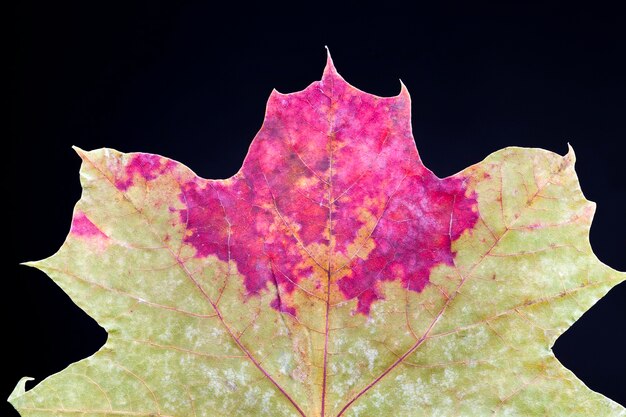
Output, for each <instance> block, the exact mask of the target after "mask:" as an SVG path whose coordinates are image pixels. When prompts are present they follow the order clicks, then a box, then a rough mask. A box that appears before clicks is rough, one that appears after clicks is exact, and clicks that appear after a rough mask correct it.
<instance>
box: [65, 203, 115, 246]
mask: <svg viewBox="0 0 626 417" xmlns="http://www.w3.org/2000/svg"><path fill="white" fill-rule="evenodd" d="M70 233H71V234H73V235H76V236H84V237H102V238H107V239H108V236H107V235H105V234H104V233H103V232H102V231H101V230H100V229H98V227H97V226H96V225H95V224H93V222H92V221H91V220H89V218H88V217H87V216H86V215H85V213H83V212H82V211H80V210H77V211H76V212H75V213H74V218H73V219H72V227H71V229H70Z"/></svg>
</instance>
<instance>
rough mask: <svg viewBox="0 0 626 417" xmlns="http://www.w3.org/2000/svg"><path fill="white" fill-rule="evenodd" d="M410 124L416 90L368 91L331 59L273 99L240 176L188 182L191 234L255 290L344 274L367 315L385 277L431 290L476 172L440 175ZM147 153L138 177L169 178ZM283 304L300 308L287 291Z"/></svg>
mask: <svg viewBox="0 0 626 417" xmlns="http://www.w3.org/2000/svg"><path fill="white" fill-rule="evenodd" d="M410 120H411V115H410V98H409V95H408V92H407V91H406V89H405V88H403V89H402V91H401V92H400V94H399V95H398V96H396V97H389V98H381V97H376V96H373V95H370V94H366V93H364V92H361V91H359V90H357V89H355V88H354V87H352V86H351V85H349V84H348V83H347V82H346V81H345V80H344V79H343V78H342V77H341V76H340V75H339V74H338V73H337V72H336V70H335V68H334V66H333V64H332V61H330V59H329V61H328V64H327V66H326V69H325V71H324V74H323V77H322V80H321V81H318V82H314V83H313V84H311V85H310V86H309V87H307V88H306V89H304V90H303V91H300V92H297V93H293V94H288V95H283V94H280V93H276V92H274V93H273V94H272V95H271V96H270V99H269V102H268V105H267V111H266V116H265V121H264V123H263V127H262V128H261V130H260V131H259V133H258V134H257V136H256V138H255V139H254V141H253V143H252V145H251V147H250V151H249V153H248V156H247V157H246V160H245V161H244V164H243V167H242V169H241V171H240V172H239V173H238V174H237V175H235V176H234V177H233V178H231V179H229V180H227V181H211V180H202V179H199V178H196V179H194V180H191V181H187V182H186V183H184V184H183V185H182V192H181V195H180V201H181V202H182V203H183V204H184V205H185V206H186V208H185V209H183V210H180V212H179V214H180V220H181V221H182V222H184V223H185V224H186V227H187V235H186V237H185V239H184V241H185V242H186V243H188V244H190V245H192V246H193V247H194V248H195V249H196V257H199V258H203V257H207V256H209V255H214V256H216V257H217V258H219V259H221V260H223V261H231V260H232V261H235V262H236V265H237V270H238V271H239V273H241V274H242V275H243V277H244V284H245V287H246V289H247V292H248V294H249V295H254V294H258V293H260V292H261V291H264V290H267V289H268V287H271V286H278V287H280V290H281V291H282V292H283V293H284V294H291V293H292V292H293V291H296V290H297V288H298V285H299V284H300V283H302V282H306V281H307V280H311V279H313V278H314V276H315V274H314V272H315V271H314V269H318V274H317V278H316V279H319V277H320V276H333V277H335V278H334V279H335V280H336V281H335V282H333V283H332V284H331V285H332V287H331V289H332V290H333V291H335V292H336V291H337V290H339V291H340V293H341V294H342V295H343V297H344V298H345V299H356V300H357V308H356V312H358V313H361V314H364V315H368V314H369V312H370V309H371V306H372V304H373V303H375V302H376V301H377V300H381V299H383V298H384V296H383V294H382V290H381V288H380V285H379V284H380V283H381V282H384V281H394V280H397V281H399V282H400V283H401V284H402V285H403V286H404V287H405V288H407V290H410V291H415V292H419V291H422V290H423V288H424V287H425V286H426V285H427V284H428V282H429V276H430V272H431V270H432V269H433V268H434V267H436V266H437V265H442V264H443V265H452V264H453V260H454V253H453V252H452V249H451V245H452V242H453V241H454V240H456V239H458V238H459V237H460V236H461V235H462V234H463V232H465V231H466V230H469V229H472V228H473V227H474V225H475V224H476V221H477V219H478V212H477V203H476V196H475V195H471V194H469V195H468V193H467V191H466V185H465V182H464V178H462V177H461V176H454V177H450V178H445V179H439V178H437V177H436V176H435V175H434V174H433V173H432V172H431V171H429V170H428V169H427V168H425V167H424V165H423V164H422V162H421V160H420V158H419V155H418V153H417V150H416V148H415V142H414V140H413V136H412V133H411V129H410ZM141 158H142V159H141V160H140V161H139V160H137V161H133V163H131V164H129V167H127V172H128V173H138V174H140V175H142V176H143V177H144V178H146V179H151V178H153V176H155V175H158V174H157V173H158V172H160V170H161V167H162V166H163V164H162V162H161V161H160V160H158V159H150V158H149V156H146V155H143V156H142V157H141ZM359 233H360V235H359ZM363 233H365V234H366V235H367V239H371V242H373V244H370V245H369V247H368V248H367V249H364V248H362V247H360V248H359V247H358V246H359V245H360V246H363V243H360V242H361V241H362V240H363ZM371 242H370V243H371ZM311 245H313V246H315V247H317V248H318V249H317V250H316V251H312V250H311V249H310V248H311V247H312V246H311ZM355 246H356V247H357V249H356V250H355ZM320 247H322V248H326V249H324V250H320V249H319V248H320ZM340 254H341V255H342V256H341V257H339V256H338V255H340ZM346 257H348V258H349V261H348V262H347V265H340V264H336V263H337V262H336V261H335V259H340V258H344V259H345V258H346ZM329 268H330V270H329ZM319 271H323V273H320V272H319ZM324 285H325V284H324ZM307 287H308V288H311V287H312V288H319V287H320V286H319V282H313V283H309V285H308V286H307ZM272 307H274V308H275V309H277V310H279V311H283V312H287V313H289V314H293V315H296V313H297V312H296V310H295V308H294V307H291V306H285V305H284V304H283V302H282V301H281V300H280V299H278V298H276V299H275V300H274V301H273V302H272Z"/></svg>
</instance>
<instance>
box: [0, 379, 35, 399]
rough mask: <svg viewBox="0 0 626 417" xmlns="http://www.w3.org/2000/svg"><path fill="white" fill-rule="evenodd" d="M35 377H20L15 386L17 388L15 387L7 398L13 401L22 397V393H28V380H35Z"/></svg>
mask: <svg viewBox="0 0 626 417" xmlns="http://www.w3.org/2000/svg"><path fill="white" fill-rule="evenodd" d="M34 380H35V378H31V377H29V376H25V377H23V378H22V379H20V380H19V381H18V382H17V385H16V386H15V388H13V392H11V394H10V395H9V398H8V399H7V401H8V402H10V403H12V402H13V400H15V399H17V398H19V397H21V396H22V395H24V394H25V393H26V383H27V382H28V381H34Z"/></svg>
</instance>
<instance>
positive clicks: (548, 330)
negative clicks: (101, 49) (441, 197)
mask: <svg viewBox="0 0 626 417" xmlns="http://www.w3.org/2000/svg"><path fill="white" fill-rule="evenodd" d="M337 80H338V79H337ZM354 94H356V93H354ZM362 94H364V93H362ZM279 98H280V97H279ZM329 108H331V109H333V110H332V112H339V111H340V110H341V108H340V107H336V108H335V107H333V106H332V105H331V106H330V107H329ZM333 114H336V113H333ZM337 117H339V116H337ZM346 117H347V116H346ZM266 127H267V126H266ZM385 140H386V139H385V138H384V137H383V139H381V141H380V143H381V144H382V143H384V141H385ZM411 140H412V139H411ZM381 146H382V145H381ZM78 152H79V154H80V156H81V157H82V158H83V165H82V168H81V183H82V187H83V195H82V197H81V199H80V201H79V202H78V203H77V206H76V209H75V212H74V221H73V225H72V231H71V233H70V234H69V235H68V237H67V239H66V241H65V243H64V244H63V246H62V247H61V249H60V250H59V252H57V253H56V254H55V255H53V256H52V257H50V258H48V259H45V260H43V261H39V262H32V263H29V265H31V266H34V267H36V268H38V269H41V270H42V271H44V272H45V273H46V274H48V275H49V276H50V277H51V278H52V279H53V280H54V281H55V282H56V283H57V284H58V285H59V286H60V287H61V288H62V289H63V290H64V291H65V292H66V293H67V294H68V295H69V296H70V297H71V299H72V300H73V301H74V302H75V303H76V304H77V305H78V306H80V307H81V308H82V309H83V310H85V311H86V312H87V313H88V314H89V315H90V316H91V317H93V318H94V319H96V320H97V322H98V323H99V324H100V325H101V326H103V327H104V328H105V329H106V331H107V333H108V339H107V342H106V344H105V345H104V346H103V347H102V348H101V349H100V350H99V351H98V352H97V353H95V354H94V355H93V356H91V357H89V358H86V359H84V360H82V361H80V362H78V363H75V364H72V365H70V366H69V367H68V368H67V369H65V370H64V371H62V372H60V373H58V374H56V375H53V376H51V377H49V378H47V379H46V380H44V381H42V382H41V383H39V384H38V385H37V386H36V387H35V388H33V389H31V390H29V391H25V388H24V384H25V381H21V382H20V384H18V386H17V387H16V390H15V391H14V392H13V394H12V395H11V397H10V398H9V401H10V402H11V404H13V406H14V407H15V408H16V409H17V410H18V411H19V412H20V414H21V415H22V416H28V417H50V416H75V415H77V416H85V417H105V416H162V417H174V416H176V417H200V416H205V417H213V416H307V417H320V416H322V417H328V416H333V417H338V416H346V417H347V416H354V417H366V416H368V417H369V416H407V417H409V416H416V417H417V416H420V417H421V416H433V417H435V416H492V415H493V416H527V415H549V416H585V417H586V416H591V415H598V416H626V410H625V409H624V408H623V407H621V406H620V405H618V404H616V403H615V402H613V401H611V400H609V399H607V398H605V397H603V396H602V395H600V394H597V393H595V392H593V391H591V390H589V389H588V388H587V387H585V385H584V384H583V383H582V382H581V381H580V380H578V379H577V378H576V377H575V376H574V375H573V374H572V373H571V372H570V371H568V370H567V369H566V368H564V367H563V366H562V365H561V364H560V363H559V362H558V361H557V359H556V358H555V357H554V355H553V353H552V351H551V346H552V345H553V343H554V341H555V340H556V338H557V337H558V336H559V335H560V334H562V333H563V332H564V331H565V330H566V329H567V328H568V327H569V326H570V325H571V324H572V323H573V322H574V321H575V320H577V319H578V318H579V317H580V316H581V315H582V314H583V313H584V312H585V311H586V310H587V309H589V308H590V307H591V306H592V305H593V304H594V303H595V302H596V301H597V300H598V299H600V298H601V297H602V296H604V294H606V292H607V291H609V290H610V288H611V287H612V286H614V285H616V284H618V283H619V282H621V281H624V280H625V279H626V274H624V273H621V272H617V271H615V270H612V269H611V268H609V267H607V266H605V265H603V264H602V263H600V262H599V261H598V260H597V258H596V257H595V255H594V254H593V252H592V249H591V246H590V244H589V240H588V235H589V227H590V224H591V219H592V216H593V212H594V205H593V203H590V202H589V201H587V200H586V199H585V198H584V196H583V194H582V192H581V190H580V187H579V184H578V180H577V177H576V174H575V172H574V154H573V152H572V151H570V152H569V153H568V154H567V155H566V156H565V157H561V156H559V155H556V154H554V153H551V152H548V151H544V150H539V149H522V148H506V149H504V150H501V151H498V152H496V153H494V154H492V155H490V156H489V157H488V158H486V159H485V160H484V161H482V162H480V163H478V164H476V165H474V166H472V167H470V168H468V169H466V170H464V171H463V172H461V173H459V174H457V175H456V176H454V177H453V178H452V179H451V180H453V181H456V180H458V181H462V183H463V184H464V187H465V191H464V194H463V195H464V196H465V197H466V198H470V196H471V198H474V199H475V204H476V207H474V208H473V209H472V210H473V211H472V213H474V214H475V215H476V216H477V218H476V219H475V220H476V221H475V222H474V223H473V225H472V227H471V228H466V229H464V230H463V231H462V233H459V236H458V237H455V238H452V236H453V234H454V233H453V232H452V229H453V224H454V222H455V218H454V213H455V211H454V207H452V209H451V211H450V213H449V216H448V217H449V220H446V221H447V222H449V230H447V233H446V236H448V238H449V239H450V241H451V243H450V241H446V242H448V244H451V247H450V248H449V249H450V250H451V252H450V253H451V254H452V256H451V257H449V258H446V259H448V260H447V261H437V262H436V263H434V264H433V265H434V266H433V267H432V268H430V269H429V270H428V277H427V281H424V282H423V287H419V288H417V287H411V285H412V284H411V282H413V281H411V280H408V279H407V278H406V277H405V276H404V275H403V274H405V270H404V269H402V268H401V266H396V267H394V268H389V269H381V271H384V273H383V275H384V276H383V277H381V278H380V279H376V280H375V281H372V286H373V287H374V290H375V294H374V295H373V297H374V298H372V299H368V300H365V301H364V299H363V297H362V296H361V293H359V294H357V295H355V296H349V294H351V293H350V291H353V287H351V286H349V285H348V284H345V282H347V281H346V280H349V279H350V277H352V274H353V273H355V272H354V271H356V270H357V268H358V265H357V263H358V262H365V261H366V260H367V261H372V257H373V256H374V254H375V253H376V252H375V251H376V250H380V247H381V245H383V241H382V239H381V238H375V236H378V235H375V233H374V232H375V231H376V232H378V229H377V227H378V225H379V223H380V222H381V218H383V217H384V216H385V215H386V213H388V210H390V209H388V208H387V207H388V206H389V204H390V203H389V200H390V199H391V196H393V192H394V190H395V189H397V188H399V187H400V183H402V181H403V178H404V177H398V178H397V181H396V180H394V181H396V182H393V181H391V180H389V183H387V184H385V186H384V187H381V189H385V190H387V192H386V193H382V194H380V195H376V194H375V193H370V194H369V196H368V197H367V200H364V202H359V207H360V209H358V210H356V211H354V212H352V213H351V215H352V216H353V217H354V220H355V222H356V223H358V224H359V227H358V228H357V229H356V230H355V231H354V235H353V237H352V238H350V239H343V240H342V238H341V236H342V235H341V234H340V233H339V228H338V227H339V226H337V228H334V225H335V224H336V223H338V222H334V221H335V220H336V219H333V215H334V211H333V210H334V209H333V207H335V202H336V203H337V204H336V206H337V207H339V206H340V205H341V204H343V205H347V204H349V203H350V198H351V196H353V195H355V192H354V190H352V189H349V188H348V187H346V189H349V192H346V193H345V194H343V193H342V191H341V190H339V191H337V192H335V193H334V194H333V193H332V192H331V193H329V196H330V197H328V198H327V199H326V200H324V201H322V200H318V199H317V196H316V195H313V193H314V191H311V193H312V194H311V195H307V196H304V197H303V198H306V199H309V200H311V199H312V200H314V201H316V204H317V201H321V203H319V205H320V206H322V205H323V204H327V205H328V206H330V209H329V211H328V212H329V213H330V214H329V218H328V219H327V223H324V224H323V225H321V226H320V230H323V232H322V235H324V234H326V235H325V236H326V238H327V241H326V242H325V243H324V242H322V241H316V242H314V241H309V240H307V239H308V238H307V233H308V232H307V230H306V228H305V227H304V226H303V224H302V222H301V221H295V220H294V216H293V215H291V214H290V213H289V212H285V211H283V210H282V208H283V207H287V203H284V202H281V201H280V199H279V197H280V196H275V198H274V195H273V194H272V193H270V192H269V191H268V193H267V195H268V196H269V197H268V198H269V199H268V200H266V201H265V203H263V204H265V206H263V207H260V209H262V211H263V213H265V212H272V213H273V214H272V217H271V219H270V218H269V217H268V220H267V222H266V224H261V223H263V222H261V221H257V220H258V219H259V217H257V218H256V219H257V220H254V219H252V218H250V221H249V223H248V224H244V225H241V224H239V223H234V222H232V221H230V220H229V213H230V212H229V210H231V209H229V207H228V204H227V200H226V198H225V197H224V196H223V195H222V194H220V193H223V191H220V189H219V188H216V190H217V191H216V192H215V196H216V197H215V201H216V202H217V203H216V206H215V210H214V212H215V213H218V214H219V217H220V222H221V223H219V224H218V223H215V225H214V226H211V230H212V232H211V233H215V236H217V237H213V235H210V239H209V238H206V237H207V236H208V235H201V234H202V233H205V231H203V230H202V229H201V228H193V227H190V225H191V224H192V222H193V219H192V217H193V215H198V216H200V215H202V216H204V215H205V214H206V215H207V216H208V215H209V214H211V213H204V212H202V213H199V214H198V213H196V214H193V213H192V212H191V211H190V210H191V209H190V207H191V203H190V201H191V200H185V199H183V198H181V190H185V187H186V185H185V184H189V183H192V182H193V181H196V176H195V174H193V173H192V172H191V171H190V170H189V169H187V168H186V167H184V166H183V165H180V164H175V163H174V164H169V162H168V163H165V162H163V161H164V159H159V160H158V163H157V164H155V165H154V166H151V171H150V172H147V171H141V170H140V169H139V168H137V169H138V171H137V172H134V171H133V172H132V174H133V177H132V180H133V181H132V182H129V181H127V180H124V181H126V182H124V181H121V180H120V179H119V178H118V177H117V173H118V172H119V171H120V169H121V168H120V167H128V166H130V163H129V161H130V160H131V159H132V158H133V154H122V153H119V152H117V151H113V150H109V149H101V150H96V151H92V152H83V151H80V150H79V151H78ZM381 152H384V151H381ZM270 162H271V161H270ZM305 162H306V161H303V163H302V165H303V166H304V165H308V164H307V163H305ZM168 164H169V165H168ZM330 164H331V165H330V167H324V169H318V171H319V172H320V173H322V174H321V175H320V178H317V179H316V178H314V177H315V176H312V175H308V176H305V175H295V174H293V173H290V175H292V174H293V177H294V179H293V184H295V185H296V187H295V188H294V190H295V189H296V188H298V186H299V187H300V188H301V189H300V192H307V190H309V191H310V190H314V189H315V187H318V186H319V190H320V192H321V193H324V192H326V191H328V190H329V189H331V184H330V183H328V184H325V183H324V178H325V176H324V175H326V174H328V177H332V169H333V168H332V159H331V161H330ZM372 166H373V165H372ZM166 168H167V169H166ZM311 168H312V169H315V168H313V166H312V165H311ZM126 169H127V171H128V168H126ZM153 172H157V173H158V175H156V174H154V175H153ZM424 175H425V174H424ZM236 177H237V176H236ZM237 178H239V179H241V178H242V176H241V175H240V174H238V177H237ZM237 178H235V179H237ZM235 179H229V180H225V181H215V182H214V183H210V184H209V186H213V185H215V186H216V187H217V185H219V184H226V185H228V184H230V183H232V182H233V181H234V180H235ZM356 180H358V178H356V179H355V181H356ZM265 181H266V182H267V184H268V187H269V188H270V189H271V187H270V186H273V184H272V182H271V181H272V178H271V177H268V178H267V179H266V180H265ZM320 184H322V185H320ZM203 190H209V191H211V190H210V189H209V188H203ZM389 190H390V191H389ZM211 192H212V191H211ZM294 192H297V190H296V191H294ZM233 193H234V191H233ZM189 196H191V194H189ZM314 197H315V198H314ZM190 198H191V197H190ZM335 200H336V201H335ZM218 203H219V204H218ZM207 210H208V209H207ZM209 211H211V212H213V209H211V210H209ZM221 211H223V213H222V212H221ZM190 213H191V214H190ZM220 213H221V214H220ZM224 213H226V214H224ZM250 213H253V211H251V212H250ZM255 213H256V212H255ZM244 214H245V213H244ZM388 215H389V216H392V215H393V213H391V214H388ZM185 216H187V218H186V221H181V219H183V220H184V219H185ZM446 218H447V217H446ZM253 220H254V221H253ZM392 220H393V221H394V222H398V223H400V222H401V221H402V220H401V219H399V218H398V219H396V218H395V217H393V218H392ZM346 221H347V220H346ZM238 228H239V229H238ZM244 228H248V229H254V228H257V229H258V228H262V230H268V231H269V232H268V234H267V236H266V239H265V240H266V241H264V242H261V243H262V244H264V245H268V247H269V246H270V245H275V247H280V248H283V247H284V248H285V249H284V250H285V251H288V250H293V251H294V252H293V253H291V252H290V253H291V254H290V253H287V252H285V253H286V254H285V255H284V256H285V257H287V256H291V257H292V258H294V259H299V260H298V261H297V262H296V261H294V262H293V264H292V265H291V264H290V265H291V266H290V271H291V272H293V271H300V272H299V273H300V274H302V275H305V274H306V279H303V278H301V277H300V278H298V277H291V278H290V276H289V274H287V273H286V274H284V275H285V277H283V278H279V275H280V273H281V271H280V270H279V268H278V267H277V268H276V269H274V266H273V264H272V262H270V265H272V266H270V267H269V268H270V269H271V271H270V272H271V273H270V274H269V275H268V276H271V277H274V278H273V279H274V281H273V282H272V280H271V279H268V280H267V281H258V282H261V284H262V286H261V287H260V289H258V290H253V289H254V288H256V287H254V285H257V281H254V282H252V281H251V276H252V275H251V274H253V273H256V272H254V271H257V272H258V273H259V274H261V273H266V272H268V271H267V270H263V271H260V269H262V268H266V269H267V267H262V266H260V265H257V264H256V263H254V262H252V260H253V259H255V258H254V256H256V255H255V254H254V253H252V252H251V253H250V254H249V256H250V258H249V259H250V260H251V262H249V263H245V262H244V261H243V260H244V259H247V258H246V252H245V251H244V252H242V253H239V254H237V252H236V247H237V245H239V244H242V243H241V242H239V241H238V240H237V238H238V236H241V235H242V234H244V233H246V230H245V229H244ZM190 230H192V233H190ZM258 230H261V229H258ZM276 230H281V234H282V235H284V236H290V237H289V239H287V238H286V237H285V238H284V239H287V240H286V241H285V242H275V241H273V240H272V239H275V231H276ZM334 231H335V232H336V233H333V232H334ZM198 236H204V237H203V240H201V239H200V238H199V237H198ZM196 238H198V239H196ZM218 238H219V239H223V240H224V241H227V242H228V245H227V246H224V247H222V246H219V247H218V246H215V247H216V248H217V249H215V248H213V246H212V245H214V241H217V239H218ZM401 238H402V236H397V239H398V240H401ZM194 239H196V240H194ZM276 239H277V238H276ZM377 239H378V240H377ZM388 240H389V239H388ZM342 242H343V243H342ZM444 243H445V242H444ZM388 244H389V245H391V246H390V247H392V246H393V242H391V243H388ZM423 244H424V245H426V246H427V247H431V246H432V245H431V244H430V243H428V242H424V243H423ZM202 245H204V246H202ZM276 245H278V246H276ZM281 245H282V246H281ZM342 245H343V247H342V248H341V250H340V249H339V246H342ZM429 245H430V246H429ZM444 247H445V245H444ZM224 248H225V249H224ZM294 248H295V249H294ZM419 249H420V242H417V243H415V250H416V251H419ZM277 253H278V252H277ZM200 254H202V256H200ZM268 256H269V255H268ZM424 256H427V255H424ZM270 258H271V257H270ZM437 259H439V258H437ZM278 266H280V265H278ZM255 268H256V269H255ZM407 268H408V267H407ZM282 272H286V271H282ZM290 279H291V281H290V282H287V281H285V280H290ZM278 280H280V283H279V282H278ZM350 285H352V284H350ZM366 290H367V291H370V290H372V288H369V287H368V288H367V289H366ZM365 302H367V304H364V303H365Z"/></svg>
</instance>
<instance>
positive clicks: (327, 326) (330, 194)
mask: <svg viewBox="0 0 626 417" xmlns="http://www.w3.org/2000/svg"><path fill="white" fill-rule="evenodd" d="M333 87H334V85H333V83H332V78H331V86H330V88H331V97H328V96H327V97H328V98H329V100H330V102H331V108H332V102H333V99H332V96H334V92H333ZM320 91H321V89H320ZM321 93H322V94H324V92H323V91H321ZM324 95H326V94H324ZM333 117H334V114H332V113H331V118H330V120H329V122H330V123H329V131H330V134H328V145H329V157H328V161H329V162H328V269H327V270H326V277H327V280H326V311H325V313H324V316H325V323H324V365H323V366H324V367H323V370H322V416H321V417H324V415H325V413H326V386H327V378H328V336H329V334H330V320H329V317H330V284H331V278H332V272H331V269H332V253H333V252H332V251H333V239H332V238H333V204H334V202H333V156H334V155H333V135H334V120H333Z"/></svg>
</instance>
